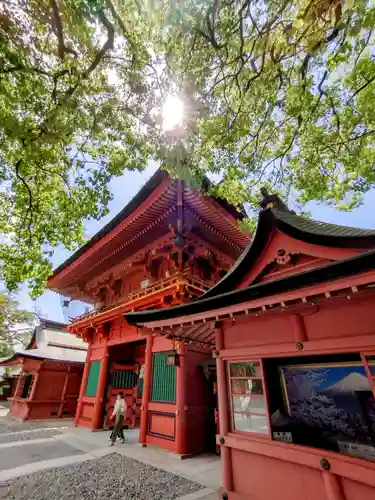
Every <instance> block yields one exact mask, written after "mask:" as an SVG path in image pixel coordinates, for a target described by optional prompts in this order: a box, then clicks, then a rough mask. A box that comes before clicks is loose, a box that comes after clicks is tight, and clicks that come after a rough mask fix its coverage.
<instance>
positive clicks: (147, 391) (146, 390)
mask: <svg viewBox="0 0 375 500" xmlns="http://www.w3.org/2000/svg"><path fill="white" fill-rule="evenodd" d="M152 344H153V336H152V333H149V334H148V335H147V344H146V356H145V368H144V370H145V371H144V374H143V394H142V407H141V424H140V429H139V442H140V443H142V445H144V446H145V445H146V436H147V422H148V402H149V401H150V397H151V382H152Z"/></svg>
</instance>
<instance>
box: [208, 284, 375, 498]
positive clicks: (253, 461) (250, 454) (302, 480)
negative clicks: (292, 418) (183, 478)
mask: <svg viewBox="0 0 375 500" xmlns="http://www.w3.org/2000/svg"><path fill="white" fill-rule="evenodd" d="M374 303H375V293H374V292H370V293H368V294H366V295H362V296H360V295H359V294H358V295H356V294H355V293H351V298H350V300H349V299H347V298H345V297H344V298H343V299H340V300H337V299H329V298H327V299H325V300H322V302H321V303H320V304H319V305H318V306H315V305H303V304H302V302H301V303H300V305H299V306H296V307H295V308H294V309H293V310H291V309H286V310H285V311H284V312H278V313H272V311H270V312H267V313H266V314H264V315H263V316H258V317H257V316H242V317H238V318H236V320H235V322H232V321H231V320H227V321H226V322H224V324H223V329H224V349H223V350H221V351H220V357H221V358H223V359H225V360H226V361H230V360H236V361H251V360H254V359H263V360H264V359H267V358H277V357H284V356H288V357H293V356H303V355H313V354H316V355H318V354H323V353H325V354H329V353H332V354H335V353H350V352H361V351H362V352H363V351H365V352H366V351H367V352H369V351H375V326H374V313H373V304H374ZM296 313H298V314H300V315H301V316H302V322H303V326H304V331H305V339H304V340H302V342H301V344H302V349H301V350H299V349H297V345H296V343H297V337H296V327H295V322H294V321H293V318H292V315H293V314H296ZM219 390H222V387H220V386H219ZM225 397H226V398H227V397H228V396H227V394H225ZM224 438H225V444H224V446H225V447H226V448H227V449H228V450H229V452H228V453H226V454H225V458H224V457H223V468H224V470H225V471H226V473H227V476H226V477H228V474H229V477H231V478H232V486H231V487H230V488H227V490H228V491H227V493H228V494H229V499H233V500H250V499H256V500H273V499H277V500H295V499H302V498H303V499H304V500H317V499H319V500H357V499H358V498H361V499H363V500H370V499H374V498H375V463H374V462H372V461H367V460H363V459H357V458H353V457H351V456H348V455H344V454H341V453H333V452H329V451H326V450H323V449H317V448H311V447H307V446H302V445H296V444H292V443H290V444H289V443H288V444H286V443H281V442H277V441H273V440H271V438H269V437H263V436H260V435H256V434H254V435H252V434H251V433H240V432H238V431H235V430H234V429H232V430H230V432H229V434H228V435H227V436H224ZM217 442H219V440H218V441H217ZM323 458H325V459H327V460H328V461H329V463H330V471H329V472H327V471H325V470H324V469H323V468H322V466H321V460H322V459H323Z"/></svg>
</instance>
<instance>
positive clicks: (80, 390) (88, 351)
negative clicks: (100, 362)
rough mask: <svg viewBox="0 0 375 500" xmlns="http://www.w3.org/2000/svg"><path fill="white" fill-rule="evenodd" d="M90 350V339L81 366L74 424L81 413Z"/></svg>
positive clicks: (87, 375)
mask: <svg viewBox="0 0 375 500" xmlns="http://www.w3.org/2000/svg"><path fill="white" fill-rule="evenodd" d="M91 351H92V341H91V340H90V341H89V348H88V349H87V356H86V361H85V366H84V368H83V374H82V382H81V387H80V389H79V396H78V403H77V409H76V417H75V420H74V423H75V425H78V422H79V418H80V416H81V413H82V407H83V398H84V397H85V392H86V386H87V380H88V378H89V372H90V358H91Z"/></svg>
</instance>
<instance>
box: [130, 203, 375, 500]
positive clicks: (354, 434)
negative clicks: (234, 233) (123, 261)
mask: <svg viewBox="0 0 375 500" xmlns="http://www.w3.org/2000/svg"><path fill="white" fill-rule="evenodd" d="M374 304H375V231H372V230H364V229H356V228H349V227H342V226H337V225H332V224H326V223H323V222H317V221H313V220H307V219H304V218H302V217H299V216H297V215H295V214H294V213H293V212H291V211H289V210H288V208H287V207H286V206H285V205H284V204H283V203H282V202H281V200H280V199H279V198H278V197H277V196H268V195H265V199H264V200H263V202H262V210H261V212H260V214H259V220H258V226H257V230H256V234H255V237H254V239H253V241H252V242H251V243H250V244H249V246H248V248H247V249H246V250H245V251H244V252H243V254H242V255H241V257H240V258H239V259H238V260H237V262H236V264H235V265H234V266H232V268H231V269H230V271H229V272H228V273H227V274H226V276H225V277H224V278H223V279H222V280H221V281H219V282H218V283H217V284H216V285H215V286H213V287H212V288H211V289H210V290H209V291H208V292H206V293H205V294H204V295H202V296H201V297H200V298H198V299H197V300H195V301H193V302H191V303H188V304H181V305H179V306H175V307H170V308H164V309H158V310H152V311H151V310H145V311H135V312H129V313H127V314H125V318H126V321H127V322H128V324H131V325H134V326H135V327H137V328H138V329H139V330H140V332H141V334H142V335H160V336H161V337H164V338H169V339H172V340H174V341H175V342H176V343H178V345H186V344H188V345H197V344H198V345H199V342H200V339H201V338H204V339H205V341H206V342H207V343H208V344H210V346H211V348H212V350H213V356H214V358H216V365H217V383H218V399H219V417H220V432H219V434H218V436H217V443H218V445H220V446H221V458H222V489H221V496H222V498H223V500H227V499H228V498H229V500H250V499H255V498H256V499H258V500H274V499H277V500H292V499H302V498H303V499H304V500H316V499H320V500H357V499H359V498H361V499H363V500H370V499H373V498H375V401H374V393H375V327H374V324H375V323H374Z"/></svg>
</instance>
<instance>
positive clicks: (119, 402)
mask: <svg viewBox="0 0 375 500" xmlns="http://www.w3.org/2000/svg"><path fill="white" fill-rule="evenodd" d="M125 411H126V402H125V399H123V398H122V399H116V402H115V406H114V408H113V414H114V415H117V416H118V415H125Z"/></svg>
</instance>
